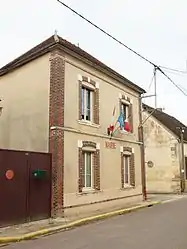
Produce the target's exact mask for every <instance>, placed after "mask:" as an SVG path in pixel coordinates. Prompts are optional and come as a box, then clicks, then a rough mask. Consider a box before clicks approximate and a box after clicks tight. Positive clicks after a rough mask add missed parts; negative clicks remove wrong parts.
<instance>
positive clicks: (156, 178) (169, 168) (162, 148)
mask: <svg viewBox="0 0 187 249" xmlns="http://www.w3.org/2000/svg"><path fill="white" fill-rule="evenodd" d="M146 117H148V114H147V112H145V111H144V113H143V120H144V119H146ZM144 144H145V161H146V184H147V191H148V192H154V193H169V192H179V191H180V182H179V176H180V155H181V154H180V143H179V142H178V139H177V137H176V136H175V135H174V134H173V133H172V132H171V131H170V130H168V129H167V128H166V127H165V126H164V125H163V124H161V123H160V122H159V121H158V120H157V119H155V118H154V117H153V116H150V117H149V119H147V121H146V122H145V124H144ZM148 161H152V162H153V163H154V166H153V167H148V164H147V162H148Z"/></svg>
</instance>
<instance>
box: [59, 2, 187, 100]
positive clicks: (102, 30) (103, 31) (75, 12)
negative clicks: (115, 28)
mask: <svg viewBox="0 0 187 249" xmlns="http://www.w3.org/2000/svg"><path fill="white" fill-rule="evenodd" d="M56 1H57V2H59V3H60V4H61V5H63V6H64V7H66V8H67V9H69V10H70V11H71V12H73V13H74V14H76V15H78V16H79V17H81V18H82V19H83V20H85V21H86V22H88V23H89V24H91V25H92V26H94V27H95V28H96V29H98V30H100V31H101V32H102V33H104V34H105V35H107V36H109V37H110V38H112V39H113V40H114V41H116V42H117V43H119V44H120V45H122V46H123V47H125V48H127V49H128V50H130V51H131V52H132V53H134V54H135V55H137V56H139V57H140V58H141V59H143V60H145V61H146V62H148V63H149V64H151V65H152V66H153V67H155V69H157V70H159V71H160V72H161V73H162V74H163V75H164V76H165V77H166V78H167V79H168V80H169V81H170V82H171V83H172V84H173V85H174V86H175V87H176V88H177V89H178V90H179V91H181V92H182V93H183V94H184V95H185V96H187V94H186V93H185V92H184V91H183V90H182V89H181V88H180V87H179V86H178V85H177V84H176V83H175V82H174V81H173V80H172V79H171V78H170V77H169V76H168V75H167V74H166V73H165V72H164V71H163V70H162V69H161V67H160V66H158V65H156V64H155V63H153V62H152V61H150V60H149V59H147V58H146V57H144V56H142V55H141V54H139V53H138V52H136V51H135V50H133V49H132V48H130V47H128V46H127V45H125V44H124V43H123V42H121V41H120V40H118V39H117V38H115V37H114V36H113V35H111V34H110V33H108V32H107V31H105V30H104V29H102V28H100V27H99V26H98V25H96V24H95V23H93V22H92V21H90V20H89V19H87V18H86V17H84V16H83V15H82V14H80V13H79V12H77V11H76V10H74V9H73V8H71V7H70V6H68V5H67V4H65V3H64V2H62V1H61V0H56Z"/></svg>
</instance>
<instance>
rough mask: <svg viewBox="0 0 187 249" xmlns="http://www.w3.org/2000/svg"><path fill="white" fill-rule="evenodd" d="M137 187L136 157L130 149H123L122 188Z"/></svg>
mask: <svg viewBox="0 0 187 249" xmlns="http://www.w3.org/2000/svg"><path fill="white" fill-rule="evenodd" d="M128 186H132V187H135V155H134V150H133V149H132V148H130V147H121V188H125V187H128Z"/></svg>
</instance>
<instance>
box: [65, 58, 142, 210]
mask: <svg viewBox="0 0 187 249" xmlns="http://www.w3.org/2000/svg"><path fill="white" fill-rule="evenodd" d="M65 72H66V73H65V89H66V90H65V94H66V95H65V96H66V97H65V148H64V149H65V151H64V155H65V164H64V166H65V186H64V191H65V207H67V209H66V212H67V213H74V212H84V210H85V211H88V210H89V211H93V210H98V209H102V208H111V207H114V206H116V207H122V206H124V205H125V204H126V203H127V202H129V201H134V199H142V197H141V165H140V162H141V155H140V146H139V144H138V125H139V98H138V96H139V95H138V94H137V93H136V92H133V91H132V90H130V89H128V88H126V87H125V86H124V85H122V84H120V83H118V82H116V81H115V80H113V79H111V78H109V77H107V76H106V75H104V74H102V73H100V72H98V71H96V70H94V69H93V68H91V67H89V66H87V65H86V64H84V63H82V62H80V61H78V60H76V59H74V58H73V57H70V56H67V57H66V63H65ZM80 75H82V76H87V77H89V78H90V79H93V80H94V81H95V82H97V84H98V86H99V91H100V124H99V125H94V124H93V125H92V124H89V125H88V124H85V123H83V122H82V121H80V120H78V116H77V113H78V101H79V100H78V96H79V94H78V89H79V88H78V78H79V77H80ZM120 94H125V95H127V96H129V97H130V98H131V99H132V102H133V114H134V115H133V127H134V132H133V133H132V134H121V133H117V134H116V135H115V137H114V138H113V139H112V140H110V139H109V137H108V135H107V127H108V125H109V124H110V122H111V116H112V111H113V108H114V106H116V116H115V118H116V120H117V118H118V115H119V96H120ZM72 103H73V104H72ZM80 140H83V141H84V140H89V141H93V142H96V143H98V144H99V146H100V167H101V171H100V174H101V175H100V178H101V190H100V191H99V192H98V191H97V192H92V193H91V192H90V193H86V194H85V193H81V194H79V193H78V184H77V179H78V167H77V165H78V141H80ZM106 141H112V142H114V143H115V144H116V149H108V148H106V147H105V142H106ZM121 146H124V147H126V146H127V147H131V148H133V149H134V154H135V171H136V173H135V174H136V176H135V177H136V187H135V188H127V189H121V157H120V148H121ZM70 154H71V155H72V156H68V155H70ZM136 195H139V196H136ZM128 196H134V197H131V198H129V199H128V198H124V199H123V197H128ZM135 196H136V197H135ZM110 199H111V200H112V199H116V200H115V201H113V202H112V201H111V202H110V201H109V200H110ZM102 200H103V201H107V200H108V202H103V203H99V202H101V201H102ZM97 202H98V204H94V205H86V206H85V207H80V205H81V204H91V203H97ZM72 206H76V208H73V207H72ZM77 206H79V207H77ZM70 207H71V208H70Z"/></svg>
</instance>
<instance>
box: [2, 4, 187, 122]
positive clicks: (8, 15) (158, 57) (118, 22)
mask: <svg viewBox="0 0 187 249" xmlns="http://www.w3.org/2000/svg"><path fill="white" fill-rule="evenodd" d="M64 2H65V3H67V4H68V5H70V6H71V7H73V8H74V9H76V10H77V11H79V12H80V13H82V14H83V15H85V16H86V17H87V18H88V19H90V20H92V21H93V22H95V23H96V24H98V25H99V26H101V27H102V28H103V29H106V30H107V31H108V32H110V33H111V34H113V35H114V36H116V37H117V38H118V39H119V40H121V41H123V42H124V43H125V44H126V45H128V46H129V47H131V48H133V49H134V50H136V51H137V52H139V53H140V54H142V55H143V56H145V57H147V58H149V59H150V60H151V61H153V62H154V63H156V64H158V65H162V66H166V67H171V68H175V69H179V70H183V71H185V70H186V60H187V25H186V23H187V15H186V11H187V1H186V0H178V1H176V0H156V1H155V0H141V1H140V0H94V1H90V0H79V1H78V0H64ZM0 10H1V14H0V36H1V39H0V47H1V56H0V66H3V65H4V64H6V63H8V62H9V61H11V60H13V59H14V58H16V57H17V56H19V55H21V54H22V53H24V52H25V51H27V50H28V49H30V48H32V47H33V46H35V45H37V44H38V43H39V42H41V41H43V40H44V39H46V38H48V37H49V36H51V35H52V34H54V31H55V29H56V30H57V31H58V35H60V36H62V37H63V38H65V39H67V40H69V41H71V42H72V43H74V44H78V43H79V46H80V47H81V48H82V49H84V50H86V51H87V52H89V53H91V54H92V55H93V56H95V57H96V58H98V59H100V60H101V61H102V62H104V63H106V64H107V65H109V66H110V67H112V68H113V69H115V70H116V71H118V72H119V73H121V74H123V75H124V76H125V77H127V78H128V79H130V80H131V81H133V82H135V83H136V84H138V85H139V86H141V87H143V88H144V89H145V90H148V89H149V85H150V82H151V78H152V76H153V68H152V66H150V65H149V64H147V63H146V62H144V61H143V60H142V59H139V58H138V57H137V56H135V55H133V54H132V53H131V52H129V51H128V50H127V49H125V48H123V47H122V46H120V45H119V44H117V43H116V42H114V41H112V40H111V39H110V38H109V37H107V36H106V35H104V34H102V33H101V32H100V31H98V30H96V29H95V28H93V27H92V26H90V24H88V23H86V22H85V21H83V20H82V19H80V18H79V17H78V16H76V15H75V14H73V13H71V12H70V11H69V10H68V9H66V8H65V7H63V6H62V5H61V4H59V3H58V2H57V1H56V0H32V1H31V0H30V1H29V0H16V1H15V0H1V1H0ZM165 72H166V73H167V74H168V75H169V76H170V77H171V78H172V79H173V80H174V81H175V82H176V83H177V84H178V85H180V86H181V87H182V88H184V89H187V74H176V73H171V72H168V71H165ZM157 84H158V107H162V108H163V107H164V108H165V111H166V112H168V113H169V114H171V115H173V116H175V117H176V118H178V119H180V120H181V121H182V122H184V123H185V124H187V113H186V112H184V111H185V109H187V97H186V96H185V95H183V94H182V93H181V92H180V91H179V90H177V88H175V87H174V86H173V85H172V84H171V83H170V82H169V81H168V80H167V79H165V78H164V77H163V76H162V75H160V74H158V77H157ZM151 93H153V85H152V86H151V87H150V89H149V91H148V94H151ZM186 93H187V90H186ZM145 103H147V104H150V105H153V104H154V99H153V98H149V99H146V101H145Z"/></svg>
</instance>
